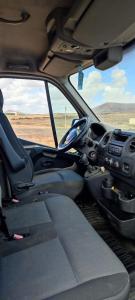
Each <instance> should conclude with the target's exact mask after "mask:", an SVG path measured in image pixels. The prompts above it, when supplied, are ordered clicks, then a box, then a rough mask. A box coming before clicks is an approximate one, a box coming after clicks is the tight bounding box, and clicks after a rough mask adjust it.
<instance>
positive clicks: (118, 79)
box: [0, 67, 135, 114]
mask: <svg viewBox="0 0 135 300" xmlns="http://www.w3.org/2000/svg"><path fill="white" fill-rule="evenodd" d="M85 72H87V76H86V75H85V76H84V84H83V90H82V91H79V93H80V94H81V95H82V97H83V98H84V100H85V101H86V102H87V103H88V105H89V106H90V107H94V106H97V105H99V104H102V103H105V102H120V103H124V102H125V103H127V102H130V103H131V102H134V103H135V94H133V92H131V91H130V90H129V87H128V75H127V74H126V72H125V70H123V69H122V68H118V67H115V68H114V69H113V70H112V71H111V70H110V71H105V72H102V71H98V70H93V68H91V69H90V72H89V73H88V71H84V73H85ZM106 74H107V76H106ZM71 82H72V84H73V85H74V86H75V87H76V88H77V75H73V76H72V77H71ZM0 88H1V89H2V92H3V95H4V107H5V111H9V110H12V111H19V112H23V113H43V114H44V113H48V112H49V110H48V104H47V99H46V92H45V86H44V82H43V81H38V80H26V79H11V78H9V79H8V78H2V79H0ZM49 89H50V95H51V100H52V106H53V111H54V113H60V112H65V110H66V111H67V113H68V112H69V113H70V112H71V113H73V112H75V110H74V108H73V107H72V105H71V104H70V103H69V101H68V100H67V99H66V97H65V96H64V95H63V93H62V92H61V91H59V89H58V88H57V87H55V86H54V85H52V84H49Z"/></svg>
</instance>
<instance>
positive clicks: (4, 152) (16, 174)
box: [0, 90, 33, 195]
mask: <svg viewBox="0 0 135 300" xmlns="http://www.w3.org/2000/svg"><path fill="white" fill-rule="evenodd" d="M3 102H4V100H3V95H2V91H1V90H0V155H1V157H2V160H3V163H4V166H5V169H6V172H7V176H8V179H9V182H10V185H11V190H12V193H13V194H14V195H16V194H17V193H18V189H17V185H18V184H19V183H28V182H31V181H32V178H33V163H32V161H31V158H30V156H29V155H28V154H27V152H26V151H25V149H24V148H23V146H22V144H21V142H20V140H19V139H18V138H17V136H16V134H15V132H14V130H13V128H12V127H11V124H10V122H9V120H8V118H7V117H6V115H5V114H4V112H3Z"/></svg>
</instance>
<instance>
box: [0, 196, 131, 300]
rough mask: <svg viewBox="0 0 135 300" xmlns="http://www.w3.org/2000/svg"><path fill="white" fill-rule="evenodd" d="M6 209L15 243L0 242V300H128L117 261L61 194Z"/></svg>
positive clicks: (126, 280)
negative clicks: (16, 238)
mask: <svg viewBox="0 0 135 300" xmlns="http://www.w3.org/2000/svg"><path fill="white" fill-rule="evenodd" d="M43 197H44V201H39V202H36V203H28V204H24V205H22V206H21V205H20V206H19V207H14V208H9V209H5V210H4V213H5V215H6V217H7V223H8V226H9V228H10V230H11V231H12V233H20V232H21V233H27V234H28V235H26V237H25V238H24V239H22V240H19V241H4V240H2V239H1V245H0V249H1V266H0V269H1V271H0V282H1V285H0V300H43V299H44V300H45V299H47V300H71V299H72V300H73V299H74V300H88V299H92V300H102V299H105V300H126V299H128V291H129V276H128V273H127V271H126V269H125V267H124V266H123V264H122V263H121V262H120V261H119V259H118V258H117V257H116V256H115V254H114V253H113V252H112V251H111V249H110V248H109V247H108V246H107V245H106V243H105V242H104V241H103V240H102V239H101V238H100V237H99V235H98V234H97V233H96V232H95V230H94V229H93V228H92V226H90V224H89V223H88V222H87V220H86V219H85V217H84V216H83V214H82V213H81V211H80V210H79V208H78V207H77V206H76V204H75V203H74V202H73V201H72V200H71V199H70V198H68V197H66V196H62V195H50V196H47V195H46V196H42V198H43Z"/></svg>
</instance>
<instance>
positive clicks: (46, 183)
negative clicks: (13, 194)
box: [17, 170, 84, 199]
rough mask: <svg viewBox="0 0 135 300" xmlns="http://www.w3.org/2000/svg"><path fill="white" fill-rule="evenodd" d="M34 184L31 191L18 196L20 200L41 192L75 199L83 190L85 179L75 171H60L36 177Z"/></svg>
mask: <svg viewBox="0 0 135 300" xmlns="http://www.w3.org/2000/svg"><path fill="white" fill-rule="evenodd" d="M33 183H34V184H35V185H34V186H33V187H32V188H31V189H30V190H29V191H27V192H25V193H23V194H22V193H21V194H19V195H17V197H18V199H22V198H23V199H25V198H26V197H27V198H28V197H29V196H31V194H35V193H39V192H49V193H57V194H62V195H66V196H68V197H70V198H72V199H75V198H76V197H77V196H78V195H79V194H80V192H81V191H82V189H83V186H84V179H83V178H82V177H81V176H80V175H79V174H77V173H76V172H74V171H73V170H59V171H57V172H48V173H43V174H38V175H35V176H34V178H33Z"/></svg>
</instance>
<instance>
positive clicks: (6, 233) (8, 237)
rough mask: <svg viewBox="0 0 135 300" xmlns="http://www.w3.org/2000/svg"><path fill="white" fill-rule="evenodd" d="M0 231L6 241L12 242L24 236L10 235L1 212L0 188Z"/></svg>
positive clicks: (0, 193) (0, 198)
mask: <svg viewBox="0 0 135 300" xmlns="http://www.w3.org/2000/svg"><path fill="white" fill-rule="evenodd" d="M0 229H1V232H2V233H3V234H4V236H5V238H6V240H8V241H12V240H21V239H23V238H24V235H21V234H16V233H14V234H11V233H10V231H9V229H8V225H7V223H6V217H5V216H4V215H3V211H2V191H1V186H0Z"/></svg>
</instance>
